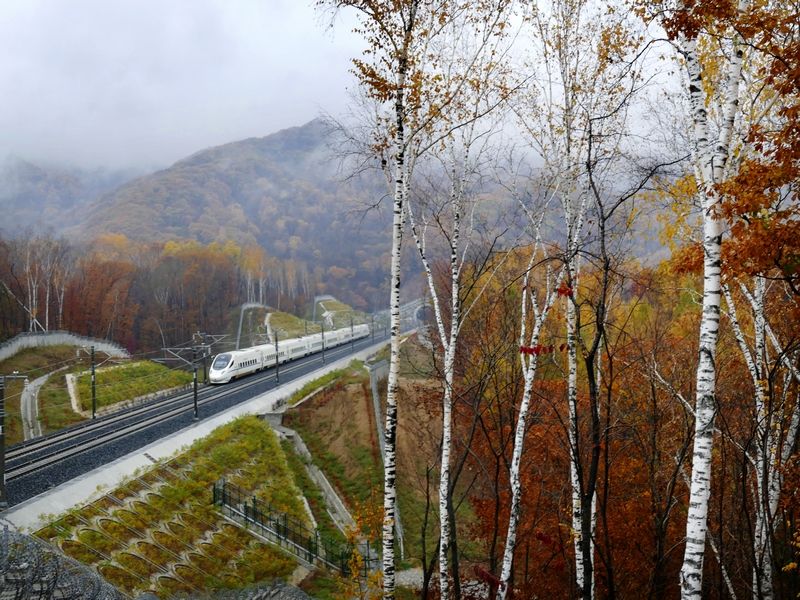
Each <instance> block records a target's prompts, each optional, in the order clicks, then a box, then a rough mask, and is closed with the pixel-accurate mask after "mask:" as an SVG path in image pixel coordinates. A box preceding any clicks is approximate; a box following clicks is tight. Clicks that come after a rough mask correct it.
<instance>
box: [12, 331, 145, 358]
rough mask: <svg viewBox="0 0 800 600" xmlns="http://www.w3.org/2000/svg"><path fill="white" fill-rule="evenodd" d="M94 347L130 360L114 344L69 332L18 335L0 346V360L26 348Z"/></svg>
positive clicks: (125, 351) (117, 345)
mask: <svg viewBox="0 0 800 600" xmlns="http://www.w3.org/2000/svg"><path fill="white" fill-rule="evenodd" d="M62 345H66V346H87V347H88V346H94V347H95V349H96V350H98V351H100V352H105V353H106V354H108V355H109V356H116V357H119V358H130V353H129V352H128V351H127V350H126V349H125V348H123V347H122V346H120V345H119V344H115V343H114V342H109V341H108V340H96V339H94V338H90V337H85V336H82V335H76V334H74V333H70V332H69V331H45V332H35V333H34V332H31V333H20V334H19V335H17V336H15V337H13V338H11V339H10V340H6V341H5V342H3V343H2V344H0V360H5V359H7V358H9V357H10V356H13V355H14V354H16V353H17V352H19V351H20V350H24V349H26V348H41V347H42V346H62Z"/></svg>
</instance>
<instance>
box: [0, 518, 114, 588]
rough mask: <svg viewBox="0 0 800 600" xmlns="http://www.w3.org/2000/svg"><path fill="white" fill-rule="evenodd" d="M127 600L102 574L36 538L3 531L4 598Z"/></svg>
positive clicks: (0, 584)
mask: <svg viewBox="0 0 800 600" xmlns="http://www.w3.org/2000/svg"><path fill="white" fill-rule="evenodd" d="M12 598H13V599H14V600H33V599H37V600H50V599H52V600H57V599H58V600H66V599H68V598H69V599H74V600H79V599H80V600H123V599H124V598H126V596H125V595H124V594H122V593H121V592H119V591H118V590H117V589H115V588H114V587H112V586H111V585H109V584H108V583H106V581H104V580H103V578H102V577H100V576H99V575H98V574H97V573H95V572H94V571H92V570H91V569H89V568H88V567H86V566H84V565H82V564H80V563H79V562H77V561H75V560H73V559H71V558H69V557H67V556H64V555H63V554H61V553H60V552H59V551H58V550H56V549H55V548H53V547H52V546H50V545H48V544H46V543H44V542H42V541H41V540H37V539H36V538H34V537H32V536H29V535H24V534H22V533H18V532H16V531H14V530H11V529H9V528H8V527H7V526H6V527H4V528H3V531H2V532H0V599H2V600H6V599H8V600H11V599H12Z"/></svg>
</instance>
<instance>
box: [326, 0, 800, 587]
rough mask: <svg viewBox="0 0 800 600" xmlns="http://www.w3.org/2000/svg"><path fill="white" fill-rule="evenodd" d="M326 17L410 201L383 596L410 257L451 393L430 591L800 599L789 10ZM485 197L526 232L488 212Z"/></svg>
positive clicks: (400, 244) (556, 5)
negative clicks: (497, 190) (342, 41)
mask: <svg viewBox="0 0 800 600" xmlns="http://www.w3.org/2000/svg"><path fill="white" fill-rule="evenodd" d="M317 4H318V6H320V7H321V8H323V9H325V10H328V11H330V12H331V13H332V14H337V13H338V12H339V11H342V12H348V13H349V14H351V15H355V18H356V19H357V25H356V27H355V32H356V33H357V34H358V35H359V36H361V38H362V39H363V43H364V46H363V48H364V51H363V53H362V54H361V55H358V56H355V57H354V58H353V70H354V72H355V74H356V75H357V77H358V78H359V82H360V89H361V93H362V95H361V99H360V101H361V103H362V109H361V110H359V111H355V112H356V113H357V116H354V117H353V118H352V119H351V120H350V121H346V122H344V123H343V124H342V127H343V128H344V129H345V130H346V131H348V133H349V139H351V140H353V147H352V149H351V152H353V153H358V152H359V151H360V152H361V153H362V156H364V160H365V162H369V161H370V160H371V161H372V164H374V165H375V168H376V169H379V170H382V171H383V172H384V174H385V176H386V180H387V182H389V194H390V196H391V202H392V206H393V223H392V229H391V238H390V239H391V248H392V263H391V266H390V274H391V277H392V280H391V285H390V291H391V292H392V295H391V306H392V315H393V327H392V332H393V336H392V340H391V352H390V356H391V360H390V368H389V375H388V384H387V401H386V404H387V408H386V419H385V428H386V435H387V442H386V459H385V464H384V473H385V476H384V498H383V500H384V506H383V517H384V518H383V531H382V550H383V569H382V570H383V596H384V597H386V598H393V597H394V595H395V565H396V556H395V552H396V545H395V537H394V534H395V531H394V523H395V519H396V512H395V511H396V502H397V497H398V489H397V464H396V448H397V446H396V443H397V436H399V435H401V431H400V430H398V427H397V423H398V414H400V415H402V413H403V408H404V407H403V403H402V395H401V394H400V388H399V364H400V360H401V345H400V343H401V339H400V332H399V328H398V325H399V321H398V314H397V310H396V309H397V306H398V303H399V296H398V294H397V292H398V290H399V288H400V286H401V284H402V282H403V281H404V274H403V272H402V270H401V269H400V264H401V263H400V257H401V249H407V248H408V247H411V248H412V249H413V251H414V253H415V254H416V255H417V257H418V259H419V264H420V266H421V268H422V270H423V273H424V274H425V277H426V280H427V284H428V297H429V299H430V302H431V307H432V311H431V312H432V316H431V322H430V330H429V337H430V339H431V341H432V344H433V347H434V348H435V361H436V367H437V370H438V374H439V388H440V391H439V394H438V396H437V398H436V399H435V400H434V401H433V405H434V406H435V407H436V408H435V411H436V414H437V416H438V417H439V419H440V424H441V438H440V443H439V444H438V448H439V455H438V461H437V463H438V464H435V465H429V466H428V467H429V468H428V469H427V470H426V473H425V474H424V478H423V479H421V481H422V484H423V488H422V489H424V490H425V491H426V492H427V494H428V496H427V497H428V498H429V503H428V504H427V506H429V513H427V517H428V518H427V519H426V520H425V523H426V527H430V529H429V530H427V529H426V530H423V536H424V537H425V536H427V537H425V539H427V540H428V541H429V542H431V541H432V540H435V543H431V544H430V546H429V547H428V550H427V551H426V553H425V555H424V556H423V557H422V560H423V562H424V565H423V566H424V573H425V583H424V586H423V596H427V595H429V594H431V593H432V594H438V595H439V596H441V597H443V598H462V597H468V596H469V595H470V594H472V593H474V588H472V587H470V586H467V585H465V580H473V581H474V580H475V579H479V580H481V581H483V583H484V584H485V585H486V589H488V590H489V594H490V596H491V597H492V598H494V597H497V598H510V597H512V596H513V597H524V598H551V597H581V598H584V599H585V600H591V599H593V598H595V597H602V598H616V597H619V598H644V597H648V598H672V597H678V596H680V597H682V598H687V599H688V598H700V597H712V598H713V597H719V598H723V597H726V598H743V597H752V598H775V597H782V598H789V597H796V596H797V594H798V591H800V584H799V582H798V573H797V554H796V553H797V551H798V542H800V534H798V528H797V522H796V518H797V508H798V507H797V493H798V492H797V490H798V488H797V477H798V474H799V473H798V466H797V456H798V452H797V433H798V427H799V426H800V398H798V394H799V393H800V364H799V363H798V358H800V329H799V328H798V317H800V312H799V310H798V309H800V293H799V291H798V290H800V288H798V284H800V279H799V278H800V272H799V271H798V266H800V202H798V197H797V193H798V175H799V174H800V139H798V133H799V132H800V127H799V126H798V117H800V89H799V88H798V82H800V42H799V40H800V38H799V37H798V36H799V35H800V21H798V19H797V14H798V6H797V4H796V3H794V2H789V3H788V4H787V3H777V2H770V1H766V2H752V1H750V0H741V1H737V2H733V1H722V2H691V1H681V0H678V1H676V2H661V1H659V0H634V1H632V2H619V3H601V2H592V1H588V0H555V1H554V2H550V3H532V2H525V1H519V2H517V1H514V0H501V1H498V2H470V3H462V2H450V1H448V0H440V1H427V0H398V1H396V2H382V1H372V0H319V2H318V3H317ZM491 182H494V185H497V186H500V187H502V189H504V190H505V191H506V195H507V197H508V198H510V199H513V200H514V202H515V204H516V206H517V207H518V208H519V210H520V214H521V215H523V219H524V227H523V226H520V227H519V228H513V227H512V228H504V227H502V225H501V224H500V221H499V220H498V221H497V223H490V222H488V221H487V220H486V219H484V218H477V217H476V215H482V216H484V215H492V214H494V215H495V216H498V215H497V213H492V212H491V211H486V210H482V208H481V207H482V206H483V204H484V203H485V202H486V201H487V196H486V191H487V190H488V189H490V187H491V185H492V183H491ZM653 220H655V221H656V222H658V223H660V230H661V233H660V236H661V238H660V239H661V242H662V244H663V245H664V247H665V248H666V249H667V250H668V251H667V252H666V255H663V256H664V257H662V256H648V254H649V252H648V251H647V250H645V248H647V245H646V244H645V240H643V237H642V231H643V230H644V228H643V224H644V223H647V222H650V223H652V222H653ZM522 230H524V234H518V233H516V232H518V231H522ZM388 241H389V240H387V242H388ZM512 248H513V249H512ZM434 406H432V407H431V408H430V410H431V411H433V410H434ZM437 475H438V476H437ZM467 504H468V505H469V506H470V507H471V509H470V510H467V509H465V508H464V506H465V505H467ZM433 523H435V525H434V524H433ZM426 531H427V533H426ZM424 542H425V540H423V546H424ZM476 542H479V543H478V544H477V545H476ZM434 590H435V591H434Z"/></svg>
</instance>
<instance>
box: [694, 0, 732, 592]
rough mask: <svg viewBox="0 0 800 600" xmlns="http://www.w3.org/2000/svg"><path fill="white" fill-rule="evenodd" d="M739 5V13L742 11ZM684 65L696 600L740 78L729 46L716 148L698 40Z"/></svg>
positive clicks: (703, 537)
mask: <svg viewBox="0 0 800 600" xmlns="http://www.w3.org/2000/svg"><path fill="white" fill-rule="evenodd" d="M744 6H745V3H744V2H741V3H740V6H739V10H740V11H741V10H743V9H744ZM678 46H679V50H680V52H681V54H682V55H683V57H684V59H685V61H686V71H687V74H688V91H689V105H690V108H691V112H692V115H691V116H692V122H693V138H694V139H693V141H694V148H693V161H694V164H695V172H696V173H697V174H698V175H699V177H700V179H699V181H698V182H697V185H698V189H699V190H700V194H701V207H702V212H703V308H702V315H701V322H700V348H699V357H698V364H697V375H696V397H695V437H694V448H693V452H692V474H691V485H690V489H689V511H688V515H687V518H686V547H685V549H684V556H683V565H682V567H681V572H680V584H681V597H682V599H683V600H688V599H690V598H691V599H699V598H700V597H701V594H702V588H703V558H704V553H705V546H706V534H707V530H708V499H709V497H710V494H711V451H712V448H713V442H714V438H713V432H714V416H715V413H716V398H715V393H716V388H715V384H716V364H715V358H716V349H717V339H718V336H719V319H720V295H721V292H720V275H721V262H720V249H721V242H722V229H721V224H720V222H719V221H718V219H717V217H716V215H715V212H714V209H715V205H716V203H717V200H718V198H717V194H716V191H715V189H714V185H715V184H716V183H718V182H719V181H720V180H721V178H722V175H723V172H724V169H725V165H726V164H727V161H728V155H729V146H730V140H731V136H732V133H733V127H734V122H735V118H736V114H737V106H738V98H739V84H740V81H741V75H742V51H741V49H740V48H739V47H738V46H734V52H733V53H732V55H731V60H730V63H729V72H728V77H727V82H726V83H727V85H726V88H725V96H724V98H723V103H722V105H723V122H722V124H721V127H720V132H719V136H718V139H717V143H716V146H712V144H711V141H710V139H709V123H708V113H707V108H706V99H705V95H704V91H703V73H702V69H701V66H700V62H699V59H698V53H697V40H696V39H687V38H685V37H682V38H681V39H680V40H679V41H678Z"/></svg>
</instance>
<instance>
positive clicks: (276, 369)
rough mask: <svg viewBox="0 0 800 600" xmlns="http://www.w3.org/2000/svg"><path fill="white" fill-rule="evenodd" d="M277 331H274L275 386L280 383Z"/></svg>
mask: <svg viewBox="0 0 800 600" xmlns="http://www.w3.org/2000/svg"><path fill="white" fill-rule="evenodd" d="M278 364H279V363H278V330H277V329H276V330H275V384H276V385H277V384H278V383H280V382H281V380H280V374H279V373H278Z"/></svg>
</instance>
